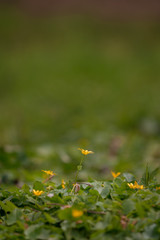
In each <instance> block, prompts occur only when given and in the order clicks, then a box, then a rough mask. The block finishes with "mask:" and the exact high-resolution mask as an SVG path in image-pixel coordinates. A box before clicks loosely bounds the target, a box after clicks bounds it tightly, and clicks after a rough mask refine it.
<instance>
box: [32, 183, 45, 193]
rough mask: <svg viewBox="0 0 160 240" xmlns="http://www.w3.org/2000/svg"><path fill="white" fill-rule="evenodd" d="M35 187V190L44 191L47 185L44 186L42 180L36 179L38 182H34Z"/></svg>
mask: <svg viewBox="0 0 160 240" xmlns="http://www.w3.org/2000/svg"><path fill="white" fill-rule="evenodd" d="M33 189H35V190H40V191H41V190H42V191H44V190H45V187H44V185H43V183H42V182H39V181H36V182H34V185H33Z"/></svg>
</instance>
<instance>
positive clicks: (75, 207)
mask: <svg viewBox="0 0 160 240" xmlns="http://www.w3.org/2000/svg"><path fill="white" fill-rule="evenodd" d="M154 173H157V170H156V171H155V170H154V171H153V172H152V175H154ZM131 180H135V177H133V176H132V174H129V173H125V174H122V175H121V176H119V177H117V178H115V179H113V181H110V180H109V181H95V180H91V181H90V182H87V183H86V184H85V183H84V182H82V183H79V184H80V190H79V191H78V192H74V191H73V192H71V188H72V185H70V184H66V187H65V189H62V188H60V186H59V184H54V188H48V186H51V184H52V182H46V183H44V184H43V183H42V182H41V181H35V182H34V183H33V186H28V185H27V184H25V185H23V186H22V187H21V188H15V189H14V191H12V190H11V191H9V192H8V191H5V189H3V188H2V189H1V195H0V214H1V215H0V236H1V239H5V238H8V239H9V238H11V236H12V238H11V239H16V237H18V239H27V240H32V239H33V240H39V239H57V240H59V239H68V240H74V239H75V240H77V239H93V240H96V239H118V238H120V239H121V238H123V239H127V240H128V239H136V238H137V236H138V239H140V238H141V239H157V240H158V239H159V238H158V237H159V233H160V232H159V228H160V225H159V217H160V207H159V203H160V192H159V190H156V186H157V183H156V182H154V180H152V184H150V182H149V183H148V186H146V187H145V188H144V189H130V188H129V186H128V184H127V183H128V182H130V181H131ZM33 188H34V189H37V190H43V191H44V193H43V194H41V195H40V196H35V195H34V193H33V192H32V189H33Z"/></svg>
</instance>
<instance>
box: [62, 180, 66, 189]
mask: <svg viewBox="0 0 160 240" xmlns="http://www.w3.org/2000/svg"><path fill="white" fill-rule="evenodd" d="M65 184H66V183H65V181H64V179H62V188H63V189H65Z"/></svg>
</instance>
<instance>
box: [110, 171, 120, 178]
mask: <svg viewBox="0 0 160 240" xmlns="http://www.w3.org/2000/svg"><path fill="white" fill-rule="evenodd" d="M111 173H112V176H113V177H114V178H116V177H118V176H119V175H120V174H121V173H120V172H117V173H115V172H112V171H111Z"/></svg>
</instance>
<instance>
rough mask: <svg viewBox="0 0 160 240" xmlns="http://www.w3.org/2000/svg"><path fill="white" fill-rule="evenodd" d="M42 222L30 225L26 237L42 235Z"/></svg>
mask: <svg viewBox="0 0 160 240" xmlns="http://www.w3.org/2000/svg"><path fill="white" fill-rule="evenodd" d="M42 225H43V224H42V223H40V224H35V225H31V226H29V227H28V228H27V229H26V230H25V232H24V233H25V236H26V239H29V240H30V239H33V240H34V239H37V238H38V236H39V235H40V229H41V227H42Z"/></svg>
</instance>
